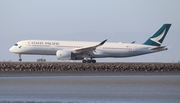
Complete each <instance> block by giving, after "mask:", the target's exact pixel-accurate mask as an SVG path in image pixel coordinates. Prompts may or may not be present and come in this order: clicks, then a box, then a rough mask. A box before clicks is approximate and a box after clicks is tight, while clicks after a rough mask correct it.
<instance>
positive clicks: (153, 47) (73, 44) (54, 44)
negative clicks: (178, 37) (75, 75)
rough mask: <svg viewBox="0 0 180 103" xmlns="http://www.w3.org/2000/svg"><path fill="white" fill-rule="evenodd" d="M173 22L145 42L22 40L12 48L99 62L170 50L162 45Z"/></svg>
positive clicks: (23, 51)
mask: <svg viewBox="0 0 180 103" xmlns="http://www.w3.org/2000/svg"><path fill="white" fill-rule="evenodd" d="M170 27H171V24H164V25H163V26H162V27H161V28H160V29H159V30H158V31H157V32H156V33H155V34H154V35H152V36H151V37H150V38H149V39H148V40H147V41H145V42H144V43H143V44H135V43H122V42H118V43H115V42H107V39H106V40H104V41H102V42H100V43H99V42H87V41H84V42H83V41H55V40H22V41H19V42H17V43H16V44H14V45H13V46H12V47H11V48H10V49H9V51H10V52H12V53H15V54H18V55H19V61H22V59H21V54H31V55H56V57H57V59H58V60H82V63H96V60H95V59H94V58H106V57H113V58H123V57H132V56H138V55H144V54H149V53H155V52H160V51H164V50H167V49H168V48H167V47H166V46H161V44H162V42H163V40H164V38H165V36H166V34H167V32H168V30H169V28H170Z"/></svg>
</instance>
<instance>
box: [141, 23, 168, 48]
mask: <svg viewBox="0 0 180 103" xmlns="http://www.w3.org/2000/svg"><path fill="white" fill-rule="evenodd" d="M170 27H171V24H164V25H163V26H162V27H161V28H160V29H159V30H158V31H157V32H156V33H155V34H154V35H153V36H151V37H150V38H149V39H148V40H147V41H146V42H145V43H144V45H152V46H161V44H162V42H163V40H164V38H165V36H166V34H167V32H168V30H169V28H170Z"/></svg>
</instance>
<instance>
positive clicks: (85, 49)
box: [72, 39, 107, 53]
mask: <svg viewBox="0 0 180 103" xmlns="http://www.w3.org/2000/svg"><path fill="white" fill-rule="evenodd" d="M106 41H107V39H106V40H104V41H102V42H101V43H99V44H97V45H93V46H86V47H82V48H77V49H74V50H73V51H72V52H73V53H83V52H93V51H95V50H96V48H97V47H99V46H101V45H103V44H104V43H105V42H106Z"/></svg>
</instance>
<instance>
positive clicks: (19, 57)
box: [18, 54, 22, 62]
mask: <svg viewBox="0 0 180 103" xmlns="http://www.w3.org/2000/svg"><path fill="white" fill-rule="evenodd" d="M18 56H19V61H20V62H21V61H22V59H21V54H18Z"/></svg>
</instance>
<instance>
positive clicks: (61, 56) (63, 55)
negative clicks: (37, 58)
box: [56, 50, 72, 60]
mask: <svg viewBox="0 0 180 103" xmlns="http://www.w3.org/2000/svg"><path fill="white" fill-rule="evenodd" d="M56 57H57V59H58V60H72V52H71V51H68V50H58V51H57V52H56Z"/></svg>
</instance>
